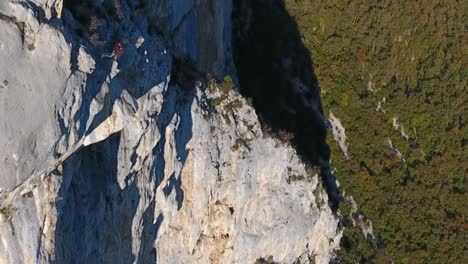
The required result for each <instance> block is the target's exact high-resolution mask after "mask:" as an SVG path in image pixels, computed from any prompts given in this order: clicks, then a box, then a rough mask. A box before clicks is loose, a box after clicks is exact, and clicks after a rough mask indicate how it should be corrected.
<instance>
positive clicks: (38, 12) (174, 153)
mask: <svg viewBox="0 0 468 264" xmlns="http://www.w3.org/2000/svg"><path fill="white" fill-rule="evenodd" d="M230 13H231V1H227V0H226V1H214V0H212V1H210V0H206V1H203V0H200V1H129V2H127V1H125V0H120V1H118V0H115V1H103V2H102V5H101V4H100V1H81V2H75V1H65V2H62V1H61V0H55V1H54V0H49V1H46V0H30V1H14V0H8V1H2V2H1V3H0V15H1V16H0V31H1V32H2V34H1V36H0V50H1V53H0V54H1V61H0V69H1V70H0V80H4V81H3V85H2V88H1V89H0V98H1V100H2V104H1V107H2V109H1V111H0V129H1V130H0V134H1V135H2V136H1V137H0V140H1V141H0V143H1V150H0V155H1V156H0V158H1V161H0V162H2V166H1V171H0V175H1V179H0V187H1V192H0V263H50V262H57V263H70V262H71V263H154V262H157V263H254V262H256V261H259V262H262V261H270V262H271V261H274V262H279V263H292V262H295V261H296V262H299V263H309V262H310V261H315V262H317V263H328V262H329V261H330V260H331V259H332V258H333V256H334V251H335V250H336V249H337V248H338V244H339V241H340V238H341V231H340V229H339V227H338V219H337V217H336V216H335V215H334V214H333V212H332V210H331V208H330V206H329V205H328V195H327V192H326V191H325V190H324V189H323V188H322V186H321V183H320V182H321V181H320V179H319V175H318V174H317V170H313V169H311V167H308V166H306V165H305V164H304V163H303V162H302V161H301V159H300V158H299V156H298V155H297V153H296V151H295V150H294V149H293V148H292V147H291V146H290V145H288V144H287V143H283V142H281V141H280V140H278V139H273V138H269V137H268V136H267V135H266V134H264V133H263V132H262V129H261V127H260V124H259V121H258V118H257V115H256V113H255V109H253V108H252V107H251V106H249V105H248V104H247V102H246V100H245V99H244V98H243V97H242V96H241V95H240V94H239V93H238V92H237V90H236V89H233V87H232V82H231V81H230V80H229V78H226V81H225V82H224V83H218V82H217V81H214V80H213V79H211V78H206V76H207V74H208V73H211V74H213V76H215V77H216V78H218V79H222V78H223V77H224V76H225V75H227V74H231V75H233V77H234V79H236V76H235V74H234V66H233V64H232V59H231V58H230V56H231V46H230V45H231V38H230V34H231V25H230ZM116 41H120V42H122V44H123V46H124V52H123V54H122V56H120V58H118V59H116V60H112V59H107V58H102V57H101V54H102V53H104V52H109V51H110V50H111V49H112V46H113V44H114V43H115V42H116Z"/></svg>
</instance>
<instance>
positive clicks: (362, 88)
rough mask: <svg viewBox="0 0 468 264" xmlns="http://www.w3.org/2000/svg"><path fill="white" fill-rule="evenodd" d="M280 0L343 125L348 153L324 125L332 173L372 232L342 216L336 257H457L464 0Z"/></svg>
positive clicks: (465, 166) (462, 194)
mask: <svg viewBox="0 0 468 264" xmlns="http://www.w3.org/2000/svg"><path fill="white" fill-rule="evenodd" d="M285 3H286V8H287V10H288V12H289V13H290V15H291V16H292V17H294V19H295V20H296V22H297V23H298V27H299V29H300V32H301V37H302V41H303V43H304V44H305V45H306V47H307V48H308V49H309V50H310V52H311V54H312V58H313V66H314V71H315V74H316V76H317V79H318V82H319V86H320V88H321V100H322V105H323V109H324V112H325V114H326V115H327V116H328V115H329V114H330V113H333V115H334V116H336V117H337V118H339V119H340V120H341V122H342V124H343V126H344V127H345V129H346V130H345V132H346V137H347V146H348V154H349V158H348V159H347V158H346V157H345V156H344V155H343V154H342V152H341V150H340V149H339V147H338V144H336V143H335V142H333V137H332V136H331V135H330V136H329V137H328V140H329V144H330V146H331V159H332V168H335V169H336V170H335V176H336V177H337V178H338V180H339V182H340V183H341V189H342V190H344V191H346V193H348V194H350V195H352V196H353V197H354V199H355V200H356V202H357V204H358V205H359V207H360V210H361V211H362V213H363V214H364V215H366V216H367V217H368V218H369V219H370V220H371V221H372V222H373V227H374V234H375V235H376V237H377V239H376V241H371V239H370V238H369V239H368V241H367V242H364V239H363V238H362V235H360V234H359V232H358V231H357V230H355V229H352V228H347V229H346V230H345V236H344V238H343V239H342V246H343V247H344V248H345V250H343V251H342V252H341V253H340V257H341V258H342V259H343V260H344V261H346V262H351V263H352V262H353V261H360V262H366V263H369V262H376V263H384V262H385V261H390V260H393V261H394V262H395V263H463V262H464V263H466V261H467V259H466V257H467V256H466V253H464V252H466V228H467V226H468V225H467V219H466V216H467V207H466V201H467V195H466V174H467V170H468V162H467V158H466V157H467V156H468V151H467V149H466V142H467V135H468V131H467V127H466V117H467V116H468V109H467V86H468V84H467V83H468V78H467V76H468V70H467V69H468V63H467V55H468V54H467V53H468V45H467V41H468V30H467V15H468V12H467V9H468V4H467V3H466V2H464V1H456V0H447V1H403V0H398V1H393V0H383V1H366V0H358V1H330V0H321V1H320V0H318V1H310V0H286V1H285ZM340 211H341V214H342V215H345V216H346V215H347V214H348V213H349V211H350V205H349V204H348V203H345V202H343V203H340ZM343 222H344V224H345V225H348V226H352V224H351V221H349V222H347V221H346V219H345V221H343Z"/></svg>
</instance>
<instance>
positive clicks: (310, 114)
mask: <svg viewBox="0 0 468 264" xmlns="http://www.w3.org/2000/svg"><path fill="white" fill-rule="evenodd" d="M232 18H233V49H234V62H235V65H236V70H237V74H238V77H239V84H240V89H241V93H243V94H244V95H245V96H246V97H251V98H252V99H253V104H254V107H255V109H256V111H257V113H258V114H259V116H260V119H261V120H260V121H261V122H262V125H263V126H264V127H265V126H269V127H271V128H272V130H273V131H274V132H279V131H286V132H287V133H292V134H293V135H294V139H293V144H294V145H295V146H296V149H297V151H298V153H299V154H300V155H301V156H302V158H303V159H304V160H305V161H306V162H308V163H310V164H311V165H313V166H321V167H322V178H323V180H324V184H325V187H326V188H327V191H328V194H329V198H331V199H330V200H331V201H332V202H333V204H332V208H333V207H335V205H336V204H335V201H337V200H336V198H337V194H338V193H337V187H336V184H335V182H334V179H333V177H332V175H330V173H328V171H329V169H328V160H329V159H330V149H329V146H328V145H327V143H326V135H327V131H326V125H325V122H326V121H325V120H324V118H323V113H322V106H321V102H320V89H319V85H318V81H317V78H316V76H315V74H314V69H313V64H312V58H311V55H310V53H309V51H308V50H307V48H306V47H305V46H304V44H303V43H302V40H301V35H300V32H299V30H298V28H297V25H296V22H295V21H294V19H293V18H292V17H291V16H290V15H289V14H288V12H287V10H286V8H285V6H284V2H283V1H280V0H275V1H272V0H237V1H233V16H232Z"/></svg>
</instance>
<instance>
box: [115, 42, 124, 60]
mask: <svg viewBox="0 0 468 264" xmlns="http://www.w3.org/2000/svg"><path fill="white" fill-rule="evenodd" d="M122 52H123V48H122V44H120V42H117V43H115V45H114V53H115V57H114V58H115V59H118V58H119V57H120V55H122Z"/></svg>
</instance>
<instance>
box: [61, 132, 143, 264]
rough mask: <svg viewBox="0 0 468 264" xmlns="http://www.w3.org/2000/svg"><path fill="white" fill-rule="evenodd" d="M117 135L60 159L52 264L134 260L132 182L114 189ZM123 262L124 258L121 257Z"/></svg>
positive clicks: (135, 191) (135, 196) (134, 189)
mask: <svg viewBox="0 0 468 264" xmlns="http://www.w3.org/2000/svg"><path fill="white" fill-rule="evenodd" d="M119 144H120V133H118V134H114V135H112V136H110V137H109V138H108V139H106V140H104V141H102V142H99V143H97V144H94V145H91V146H88V147H85V148H83V149H81V150H80V151H78V152H77V153H75V154H74V155H73V156H71V157H70V158H69V159H67V160H66V161H65V162H64V163H63V178H62V179H63V182H62V184H61V188H60V191H59V198H58V200H57V202H56V203H57V204H56V206H57V224H56V230H55V248H56V249H57V251H56V263H106V262H109V261H111V260H114V259H122V260H127V261H128V262H129V263H130V262H132V261H133V260H134V259H135V256H134V255H133V254H132V233H131V230H132V221H133V218H134V215H135V213H136V209H137V206H138V201H139V194H138V189H137V187H136V184H135V182H133V183H132V184H130V185H129V186H127V187H125V188H124V189H123V190H121V189H120V187H119V184H118V182H117V168H118V165H117V164H118V161H117V158H118V156H117V153H118V149H119ZM124 262H126V261H124Z"/></svg>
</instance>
